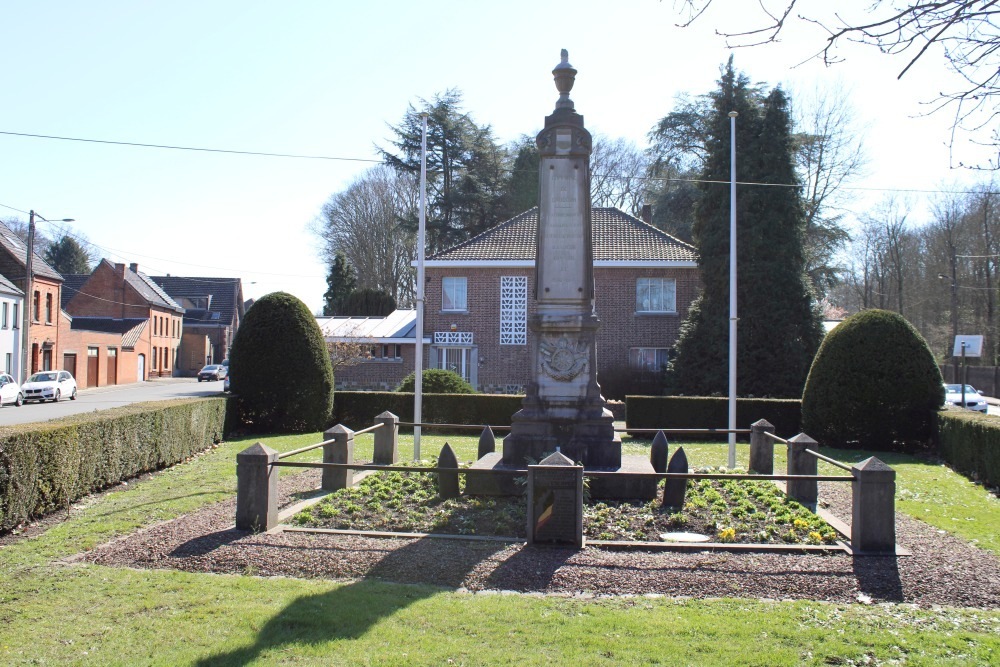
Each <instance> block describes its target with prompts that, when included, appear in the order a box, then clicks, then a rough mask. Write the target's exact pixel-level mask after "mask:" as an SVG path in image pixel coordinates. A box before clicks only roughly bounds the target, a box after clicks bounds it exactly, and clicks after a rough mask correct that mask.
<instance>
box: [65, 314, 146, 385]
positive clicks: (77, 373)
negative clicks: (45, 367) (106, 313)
mask: <svg viewBox="0 0 1000 667" xmlns="http://www.w3.org/2000/svg"><path fill="white" fill-rule="evenodd" d="M62 342H63V350H62V353H61V354H60V357H59V368H63V369H64V370H73V369H70V368H65V366H64V365H63V359H64V358H65V355H66V354H73V355H76V369H75V370H74V373H73V375H74V377H75V378H76V384H77V386H78V387H79V388H80V389H85V388H87V387H95V386H99V387H104V386H107V385H109V384H131V383H133V382H137V381H138V363H139V361H138V357H139V353H140V352H143V351H144V350H147V349H148V348H149V335H148V333H147V332H143V334H142V336H141V337H140V340H139V342H137V343H136V346H135V348H134V349H132V350H124V349H122V347H121V344H122V337H121V335H119V334H111V333H104V332H101V331H86V330H81V329H69V328H67V329H66V331H64V332H63V341H62ZM91 347H96V348H97V359H98V361H97V368H98V375H97V383H96V384H95V383H94V379H93V378H91V377H90V375H89V373H88V366H87V362H88V355H87V349H88V348H91ZM109 348H113V349H114V350H115V351H116V359H117V363H116V372H115V377H113V378H109V377H108V356H109ZM147 359H148V357H147ZM146 370H147V372H148V362H147V369H146Z"/></svg>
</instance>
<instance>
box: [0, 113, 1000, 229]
mask: <svg viewBox="0 0 1000 667" xmlns="http://www.w3.org/2000/svg"><path fill="white" fill-rule="evenodd" d="M0 135H6V136H12V137H28V138H31V139H52V140H57V141H77V142H83V143H91V144H108V145H112V146H130V147H134V148H160V149H166V150H178V151H194V152H200V153H224V154H229V155H251V156H257V157H278V158H291V159H299V160H332V161H340V162H366V163H370V164H382V160H377V159H373V158H360V157H339V156H332V155H303V154H296V153H267V152H263V151H248V150H235V149H225V148H205V147H201V146H175V145H171V144H154V143H144V142H137V141H115V140H111V139H88V138H83V137H63V136H58V135H52V134H33V133H29V132H9V131H4V130H0ZM504 171H506V172H507V173H515V171H521V170H513V169H506V170H504ZM594 175H595V176H604V177H607V178H618V179H622V180H636V181H661V182H665V183H707V184H712V185H729V181H728V180H712V179H701V178H669V177H664V176H633V175H622V174H594ZM736 185H741V186H753V187H774V188H803V187H805V186H804V185H802V184H800V183H760V182H755V181H737V182H736ZM841 189H843V190H857V191H864V192H899V193H908V192H910V193H916V194H955V195H970V194H987V195H992V194H998V193H996V192H984V191H981V190H940V189H937V190H935V189H927V188H880V187H863V186H842V187H841ZM0 206H2V204H0ZM5 208H11V207H5ZM12 210H15V211H17V210H19V209H12ZM21 212H22V213H23V212H24V211H21Z"/></svg>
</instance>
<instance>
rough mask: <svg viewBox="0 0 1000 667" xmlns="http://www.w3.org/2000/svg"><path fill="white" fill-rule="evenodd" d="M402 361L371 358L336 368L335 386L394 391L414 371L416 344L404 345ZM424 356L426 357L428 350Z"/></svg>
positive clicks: (351, 388)
mask: <svg viewBox="0 0 1000 667" xmlns="http://www.w3.org/2000/svg"><path fill="white" fill-rule="evenodd" d="M402 348H403V349H402V355H403V359H402V361H397V360H394V359H384V360H383V359H371V360H366V361H362V362H361V363H359V364H355V365H353V366H341V367H340V368H337V369H334V375H333V379H334V382H335V387H336V388H337V389H343V390H348V391H351V390H368V391H392V390H393V389H395V388H396V387H397V386H398V385H399V383H400V382H401V381H402V380H403V378H404V377H406V376H407V375H408V374H410V373H412V372H413V353H414V346H412V345H403V346H402ZM424 356H425V357H426V356H427V355H426V350H425V354H424Z"/></svg>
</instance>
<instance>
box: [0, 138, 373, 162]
mask: <svg viewBox="0 0 1000 667" xmlns="http://www.w3.org/2000/svg"><path fill="white" fill-rule="evenodd" d="M0 134H5V135H8V136H12V137H30V138H32V139H56V140H59V141H80V142H84V143H88V144H110V145H112V146H135V147H139V148H164V149H168V150H174V151H197V152H200V153H228V154H231V155H257V156H260V157H285V158H295V159H299V160H338V161H343V162H374V163H381V162H382V161H381V160H374V159H372V158H360V157H336V156H332V155H298V154H294V153H264V152H260V151H239V150H229V149H225V148H201V147H198V146H172V145H170V144H146V143H140V142H136V141H112V140H110V139H83V138H80V137H59V136H55V135H51V134H29V133H27V132H4V131H0Z"/></svg>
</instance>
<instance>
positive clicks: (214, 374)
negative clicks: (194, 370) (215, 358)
mask: <svg viewBox="0 0 1000 667" xmlns="http://www.w3.org/2000/svg"><path fill="white" fill-rule="evenodd" d="M227 373H228V372H227V370H226V367H225V366H223V365H222V364H209V365H208V366H205V367H204V368H202V369H201V370H200V371H198V382H201V381H202V380H221V379H223V378H225V377H226V375H227Z"/></svg>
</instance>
